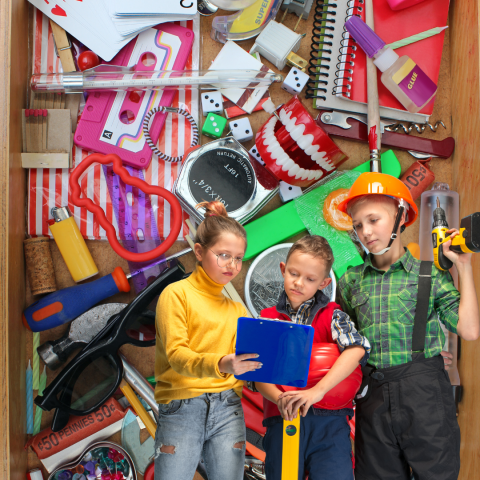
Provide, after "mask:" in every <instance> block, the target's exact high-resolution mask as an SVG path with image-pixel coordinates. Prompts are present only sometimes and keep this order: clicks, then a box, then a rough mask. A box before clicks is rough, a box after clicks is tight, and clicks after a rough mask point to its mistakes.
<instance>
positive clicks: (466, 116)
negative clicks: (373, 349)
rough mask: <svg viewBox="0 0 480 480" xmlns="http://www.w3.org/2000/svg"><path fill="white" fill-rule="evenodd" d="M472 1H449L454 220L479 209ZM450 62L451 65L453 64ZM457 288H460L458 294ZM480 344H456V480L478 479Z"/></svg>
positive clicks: (478, 265)
mask: <svg viewBox="0 0 480 480" xmlns="http://www.w3.org/2000/svg"><path fill="white" fill-rule="evenodd" d="M479 5H480V2H479V1H478V0H455V1H454V4H453V8H452V10H451V12H450V25H451V27H452V31H456V32H457V33H458V32H459V31H461V32H462V34H461V35H458V34H457V35H455V37H454V40H453V41H452V45H451V58H452V64H451V65H452V68H451V70H452V90H451V103H452V113H453V133H454V136H455V139H456V141H457V147H456V150H455V154H454V158H453V164H452V167H453V168H452V177H453V188H454V190H456V191H457V192H458V193H459V194H460V218H462V217H464V216H466V215H468V214H470V213H473V212H478V211H480V198H479V194H478V193H479V192H478V186H479V185H480V164H479V162H478V154H479V151H480V136H479V132H480V115H479V106H480V92H479V88H480V85H479V73H480V61H479V55H480V50H479V26H478V20H479V14H480V7H479ZM453 59H455V61H453ZM473 271H474V278H475V285H476V287H477V298H480V255H473ZM461 288H462V286H461V285H460V291H461ZM479 347H480V340H477V341H476V342H465V341H463V342H462V351H461V357H460V361H459V373H460V379H461V383H462V385H463V388H464V393H463V400H462V401H461V403H460V406H459V411H460V414H459V418H458V420H459V424H460V430H461V434H462V439H461V459H462V462H461V469H460V477H459V478H460V480H471V479H473V478H479V477H480V473H479V472H480V455H479V451H480V409H479V407H478V398H479V397H480V373H479V372H480V355H479Z"/></svg>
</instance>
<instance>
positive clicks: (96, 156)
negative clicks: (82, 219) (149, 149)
mask: <svg viewBox="0 0 480 480" xmlns="http://www.w3.org/2000/svg"><path fill="white" fill-rule="evenodd" d="M94 163H100V164H102V165H110V164H113V171H114V172H115V173H116V174H117V175H118V176H119V177H120V178H121V179H122V181H123V182H124V183H125V184H127V185H132V186H134V187H137V188H138V189H140V190H142V191H143V192H145V193H148V194H149V195H157V196H158V197H160V198H163V199H164V200H166V201H167V202H168V203H169V204H170V206H171V208H172V214H171V216H172V218H173V225H172V229H171V231H170V234H169V235H168V237H167V238H166V239H165V241H164V242H163V243H162V244H161V245H159V246H158V247H156V248H154V249H153V250H150V251H149V252H143V253H132V252H129V251H128V250H127V249H125V248H123V247H122V245H120V242H119V241H118V239H117V234H116V232H115V228H114V226H113V225H112V224H111V223H110V222H109V221H108V220H107V217H106V216H105V212H104V211H103V210H102V208H101V207H100V206H99V205H96V204H95V203H93V202H92V200H90V199H89V198H84V197H82V196H81V195H82V192H81V188H80V177H81V176H82V175H83V173H84V172H85V171H86V170H87V169H88V168H89V167H90V166H91V165H93V164H94ZM69 183H70V191H71V192H72V203H73V204H74V205H76V206H77V207H84V208H86V209H87V210H88V211H89V212H92V213H93V214H94V215H95V216H96V217H97V219H98V222H99V223H100V225H101V226H102V227H103V228H104V229H105V231H106V233H107V238H108V241H109V242H110V245H111V246H112V248H113V249H114V250H115V252H116V253H118V255H120V256H121V257H122V258H124V259H125V260H128V261H129V262H147V261H151V260H154V259H155V258H158V257H159V256H160V255H162V254H164V253H165V252H166V251H167V250H168V249H169V248H170V247H171V246H172V245H173V244H174V242H175V240H176V239H177V238H178V234H179V233H180V229H181V227H182V208H181V206H180V203H179V201H178V200H177V198H176V197H175V195H173V193H171V192H169V191H168V190H166V189H165V188H162V187H158V186H154V185H149V184H148V183H146V182H144V181H143V180H140V179H138V178H134V177H132V176H131V175H130V174H129V173H128V171H127V169H126V168H124V167H123V165H122V160H121V159H120V157H119V156H118V155H114V154H109V155H102V154H100V153H93V154H92V155H89V156H88V157H87V158H85V160H83V161H82V163H80V165H78V167H76V168H75V169H74V170H73V172H72V173H71V175H70V181H69Z"/></svg>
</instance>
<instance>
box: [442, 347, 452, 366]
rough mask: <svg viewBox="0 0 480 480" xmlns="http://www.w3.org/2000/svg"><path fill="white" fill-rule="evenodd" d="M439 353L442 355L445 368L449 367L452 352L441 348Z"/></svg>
mask: <svg viewBox="0 0 480 480" xmlns="http://www.w3.org/2000/svg"><path fill="white" fill-rule="evenodd" d="M440 355H441V356H442V357H443V363H444V364H445V370H449V369H450V365H452V363H453V354H451V353H449V352H446V351H444V350H442V351H441V352H440Z"/></svg>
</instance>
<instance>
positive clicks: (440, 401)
mask: <svg viewBox="0 0 480 480" xmlns="http://www.w3.org/2000/svg"><path fill="white" fill-rule="evenodd" d="M338 208H339V210H341V211H343V212H344V213H347V214H348V215H349V216H351V218H352V223H353V227H354V229H355V231H356V233H357V236H358V238H359V240H360V241H361V242H362V244H363V245H364V246H365V247H366V248H367V249H368V251H369V252H370V254H369V255H368V257H367V259H366V260H365V263H364V264H363V265H360V266H357V267H353V268H350V269H349V270H348V271H347V272H346V273H345V274H344V275H343V277H342V278H341V279H340V281H339V290H340V294H341V304H342V307H343V309H344V311H345V312H346V313H347V314H348V315H349V316H350V317H351V319H352V320H353V321H354V323H355V325H356V327H357V330H358V332H359V333H360V334H361V335H364V336H365V337H366V338H367V339H368V340H369V342H370V344H371V347H372V350H371V354H370V359H369V364H368V365H367V367H366V368H365V369H364V386H365V387H367V386H368V388H363V385H362V389H361V393H360V395H361V398H358V399H357V407H356V426H357V428H356V437H355V479H356V480H409V479H410V478H411V473H410V469H411V470H412V472H413V476H414V478H415V480H430V479H435V480H454V479H456V478H458V472H459V469H460V430H459V427H458V423H457V419H456V408H455V402H454V399H453V395H452V388H451V384H450V380H449V377H448V374H447V373H446V372H445V368H444V363H443V359H442V357H441V356H440V352H441V350H442V347H443V345H444V343H445V336H444V333H443V331H442V328H441V325H440V322H441V323H443V324H444V325H445V327H446V328H447V329H448V330H449V331H451V332H453V333H457V334H458V335H459V336H460V337H461V338H463V339H464V340H476V339H477V338H478V337H479V334H480V318H479V308H478V301H477V296H476V292H475V285H474V282H473V272H472V265H471V254H462V255H458V254H456V253H454V252H453V251H451V250H450V245H451V241H448V242H446V243H444V244H443V249H444V254H445V256H446V257H447V258H449V259H450V260H451V261H452V262H453V263H454V264H455V266H456V268H457V271H458V275H459V278H460V282H461V285H462V296H461V297H460V294H459V292H458V290H457V289H456V288H455V286H454V285H453V281H452V277H451V275H450V273H449V272H444V271H441V270H438V269H437V268H436V267H435V266H433V265H432V263H431V262H420V261H419V260H417V259H415V258H414V257H413V256H412V255H411V253H410V252H409V251H408V250H406V249H405V248H404V247H403V245H402V243H401V240H400V235H399V233H400V232H401V231H403V229H404V228H405V226H408V225H411V224H412V223H413V222H414V221H415V219H416V217H417V215H418V211H417V207H416V205H415V203H414V202H413V199H412V197H411V195H410V192H409V191H408V189H407V187H406V186H405V185H404V184H403V183H402V182H401V181H400V180H398V179H396V178H394V177H392V176H390V175H386V174H381V173H364V174H362V175H361V176H360V177H359V178H358V179H357V180H356V181H355V183H354V184H353V185H352V188H351V189H350V191H349V194H348V197H347V199H345V200H344V201H343V202H342V203H341V204H340V205H339V207H338ZM449 233H450V234H451V238H453V237H454V236H455V235H458V231H457V230H455V229H451V230H450V231H449Z"/></svg>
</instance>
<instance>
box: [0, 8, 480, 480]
mask: <svg viewBox="0 0 480 480" xmlns="http://www.w3.org/2000/svg"><path fill="white" fill-rule="evenodd" d="M478 1H479V0H460V1H459V0H454V1H452V11H453V15H452V28H451V29H449V30H447V35H446V41H445V48H444V55H443V58H442V67H441V72H440V79H439V91H438V94H437V100H436V104H435V109H434V113H433V115H432V117H431V118H432V123H435V121H436V120H439V119H442V120H443V121H444V123H445V124H446V125H447V129H446V130H443V129H442V128H441V127H440V130H439V131H438V132H437V133H436V134H433V133H431V132H426V133H424V134H423V136H426V137H431V138H435V139H443V138H445V137H446V136H449V135H450V134H451V132H452V122H451V117H452V116H453V120H454V130H453V132H454V135H455V137H456V139H457V142H459V143H460V142H462V144H461V145H460V144H459V143H457V152H456V155H455V160H454V169H455V172H454V173H455V177H454V181H455V185H454V186H455V187H456V188H457V190H458V191H459V193H460V194H461V197H462V199H461V208H462V213H470V212H472V211H475V210H479V209H480V208H479V205H478V201H477V200H476V197H475V193H476V189H475V188H474V186H476V185H478V180H479V167H478V164H476V163H475V162H474V159H475V158H476V154H477V152H478V142H479V140H478V131H480V130H479V127H480V125H479V124H478V123H479V115H478V105H479V103H478V13H479V12H478ZM27 6H28V4H27V2H26V0H4V1H3V2H0V25H1V26H2V30H1V31H2V34H1V35H2V41H1V42H0V62H1V63H0V68H2V71H3V72H8V71H9V70H8V67H9V65H10V62H12V65H11V70H10V77H9V76H8V75H6V76H5V75H4V76H0V109H1V112H2V113H3V114H4V115H3V118H7V119H8V120H9V121H7V122H2V125H1V127H0V141H1V145H2V151H1V155H2V157H1V165H0V185H1V193H0V221H2V225H4V226H8V232H5V230H4V231H0V237H1V238H0V245H1V246H0V269H1V276H0V277H1V279H0V285H1V287H0V307H1V316H2V323H1V327H0V376H1V378H0V385H1V392H0V422H1V425H2V427H3V428H2V434H3V435H2V439H1V441H0V476H1V478H2V480H3V479H4V478H5V479H10V478H12V479H17V478H18V479H22V480H23V479H24V478H25V470H26V457H27V456H26V455H25V452H24V450H23V446H24V443H25V440H26V436H25V434H24V431H25V430H24V424H25V413H24V412H25V387H24V372H25V366H26V363H25V359H26V358H31V352H32V344H31V334H29V335H27V340H28V341H27V342H25V336H26V335H25V329H24V328H23V326H22V324H21V322H20V317H21V311H22V309H23V306H24V304H25V288H24V285H25V276H24V267H23V252H22V240H23V238H24V233H25V230H24V229H25V212H24V199H25V172H23V171H22V170H21V169H20V167H19V165H20V158H19V152H20V151H21V142H20V135H19V131H20V125H21V122H20V118H19V111H20V109H21V108H25V106H26V104H25V94H26V87H25V86H26V83H27V77H28V72H27V65H28V60H27V39H28V35H27V34H26V31H27V25H28V22H27V18H28V16H27ZM219 14H220V15H222V14H230V13H226V12H219ZM278 18H281V16H280V15H279V16H278ZM12 19H13V20H12ZM312 20H313V19H312V18H310V20H308V21H304V20H302V21H300V23H299V27H298V29H297V31H298V32H299V33H306V34H307V37H306V38H305V39H304V40H303V41H302V45H301V48H300V50H299V52H297V53H298V54H299V55H300V56H302V57H303V58H306V59H308V57H309V50H310V36H311V30H312V28H311V25H312ZM211 21H212V17H208V18H204V19H202V33H203V35H202V47H201V49H202V63H203V66H204V68H206V67H208V66H209V64H210V62H211V61H212V60H213V59H214V58H215V56H216V55H217V54H218V52H219V51H220V49H221V48H222V45H221V44H219V43H216V42H214V41H212V40H211V39H210V37H209V33H210V25H211ZM296 22H297V17H296V16H294V15H293V14H288V15H287V16H286V19H285V22H284V23H285V24H286V25H287V26H289V27H290V28H293V26H294V25H295V23H296ZM10 23H11V28H10ZM450 30H451V32H450ZM449 35H453V36H455V40H456V41H457V42H456V43H455V42H453V46H452V52H453V55H452V58H454V59H455V61H452V62H451V61H450V48H449ZM10 39H11V40H12V54H11V55H10V44H9V41H10ZM253 43H254V42H253V40H248V41H245V42H241V43H240V45H241V46H242V47H243V48H245V49H246V50H248V49H249V48H250V47H251V46H252V45H253ZM460 62H462V63H460ZM265 63H266V64H267V65H268V66H269V67H271V68H272V69H274V68H273V67H272V65H271V64H269V63H268V62H266V61H265ZM451 65H452V71H453V73H454V75H453V82H454V83H453V88H452V96H451V97H450V91H451V79H450V66H451ZM460 65H461V68H459V67H460ZM468 69H471V71H470V72H469V74H468V75H467V74H466V71H467V70H468ZM274 70H275V69H274ZM282 73H283V75H284V76H286V74H287V73H288V68H286V69H285V70H284V71H283V72H282ZM9 82H10V83H9ZM271 94H272V100H273V101H274V103H276V104H280V103H284V102H286V101H287V100H288V99H289V98H290V95H289V94H287V93H286V92H284V91H283V90H281V89H280V86H279V85H276V86H274V87H273V88H272V89H271ZM301 98H302V99H304V96H303V95H302V96H301ZM450 98H451V99H452V101H450ZM9 102H10V105H9ZM304 103H305V105H306V106H307V107H308V108H309V110H310V111H311V113H312V114H314V115H315V112H314V111H313V110H312V108H311V100H308V101H304ZM452 107H453V108H452ZM466 112H471V115H469V114H467V113H466ZM249 118H250V121H251V123H252V127H253V130H254V131H257V130H258V128H259V127H261V126H262V125H263V123H264V122H265V121H266V119H267V118H268V115H267V114H266V113H264V112H258V113H254V114H252V115H251V116H250V117H249ZM10 126H11V128H10ZM202 140H203V142H205V141H208V140H207V139H205V138H203V139H202ZM335 142H336V143H337V144H338V145H339V147H340V148H341V149H342V150H344V151H345V152H346V153H347V154H348V155H349V160H348V161H347V162H346V163H344V165H343V166H342V168H345V169H347V168H352V167H354V166H356V165H358V164H360V163H362V162H363V161H365V160H366V159H368V147H367V145H360V144H356V143H352V142H349V141H347V140H337V139H335ZM252 145H253V142H250V143H249V144H247V145H246V147H247V148H250V147H251V146H252ZM476 147H477V148H476ZM396 153H398V157H399V160H400V162H401V164H402V171H405V170H406V168H408V166H410V164H411V163H412V161H414V160H413V158H412V157H411V156H409V155H408V153H406V152H396ZM465 159H467V161H465ZM466 167H467V168H466ZM432 170H433V171H434V173H435V175H436V177H437V180H441V181H445V182H447V183H451V182H452V168H451V162H450V161H449V160H433V161H432ZM462 189H463V190H462ZM280 204H281V203H280V200H279V198H278V197H276V198H275V199H274V200H272V201H271V202H270V203H269V204H268V205H267V206H265V207H264V209H263V210H262V211H261V212H260V213H259V216H261V215H263V214H265V213H266V212H268V211H271V210H272V209H274V208H276V207H278V206H279V205H280ZM418 223H419V222H416V224H415V225H414V226H412V227H410V228H408V229H407V231H406V232H405V234H403V242H404V244H408V243H409V242H411V241H418ZM88 247H89V249H90V251H91V252H92V255H93V257H94V259H95V261H96V263H97V265H98V267H99V270H100V275H105V274H108V273H110V272H111V271H112V270H113V268H114V267H116V266H117V265H121V266H122V267H124V268H125V271H126V270H127V269H126V264H125V262H124V261H123V260H122V259H119V258H118V256H117V255H116V254H115V253H114V252H113V251H112V250H111V248H110V246H109V245H108V244H107V243H106V242H88ZM182 248H185V244H182V243H180V242H179V243H177V244H176V245H175V246H174V247H173V248H172V249H171V251H177V250H180V249H182ZM51 249H52V252H53V258H54V264H55V269H56V275H57V285H58V287H59V288H63V287H66V286H69V285H72V284H73V281H72V280H71V278H70V275H69V273H68V271H67V270H66V266H65V264H64V262H63V259H62V258H61V256H60V254H59V252H58V249H57V248H56V245H55V244H54V242H51ZM476 262H477V263H476V267H477V271H476V275H477V286H478V285H480V279H479V278H478V266H479V264H478V260H477V259H476ZM182 263H184V265H185V266H186V268H187V271H190V270H192V269H193V267H194V258H193V255H192V254H190V255H188V256H185V257H183V258H182ZM249 263H250V262H246V265H245V266H244V268H243V270H242V272H241V274H240V275H239V276H238V277H237V278H236V279H235V281H234V282H233V283H234V285H235V286H236V287H237V290H238V291H239V293H240V294H241V295H243V282H244V278H245V274H246V272H247V270H248V266H249ZM131 298H132V297H131V296H129V295H125V294H123V295H117V296H115V297H112V298H110V299H108V301H109V302H115V301H129V300H130V299H131ZM32 301H33V298H32V297H31V296H30V295H29V293H28V292H27V302H28V303H31V302H32ZM64 330H65V327H59V328H57V329H54V330H51V331H48V332H44V333H42V335H41V341H42V342H44V341H46V340H47V339H56V338H59V337H60V336H61V335H62V334H63V332H64ZM9 337H10V339H11V340H10V341H8V340H9ZM25 347H26V351H25ZM464 347H465V345H464ZM473 349H474V345H473V344H471V345H468V346H466V347H465V348H464V351H463V357H462V360H461V364H460V366H461V375H462V383H463V384H464V385H465V386H466V392H465V400H464V401H463V402H462V404H461V413H460V422H461V426H462V435H463V437H462V461H463V465H462V478H465V479H467V478H468V479H469V480H470V479H473V478H476V475H477V472H478V471H479V463H478V462H479V459H478V446H479V445H478V444H479V442H478V433H477V432H478V431H479V430H480V429H479V426H480V425H479V423H480V422H479V420H480V419H479V414H478V413H477V410H478V408H477V407H476V405H475V403H474V402H475V400H476V398H477V397H478V395H477V394H478V390H479V387H478V385H477V386H476V385H475V378H478V374H477V373H476V372H478V371H479V370H478V367H479V366H480V365H479V364H478V362H479V358H478V355H476V357H477V358H475V355H474V352H473ZM123 353H125V355H126V356H127V358H128V359H129V360H130V361H131V362H132V363H133V364H134V365H135V366H136V368H137V369H138V370H139V371H140V373H142V374H143V375H145V376H147V375H151V374H152V373H153V364H154V348H149V349H141V350H140V349H138V348H133V347H126V348H124V349H123ZM467 360H468V362H467ZM467 363H468V364H467ZM475 367H477V368H475ZM467 375H468V376H469V377H470V378H465V377H466V376H467ZM52 378H53V373H52V372H49V381H50V380H51V379H52ZM50 420H51V412H49V413H48V414H44V417H43V422H42V427H45V426H47V425H49V422H50ZM462 422H463V423H462ZM468 422H470V423H471V425H467V423H468ZM144 433H146V432H144ZM113 440H115V441H119V438H118V435H117V436H116V437H115V438H114V439H113ZM38 465H39V462H38V459H37V458H36V456H35V455H34V454H33V453H32V452H31V451H30V452H29V453H28V467H29V468H34V467H35V466H38Z"/></svg>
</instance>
